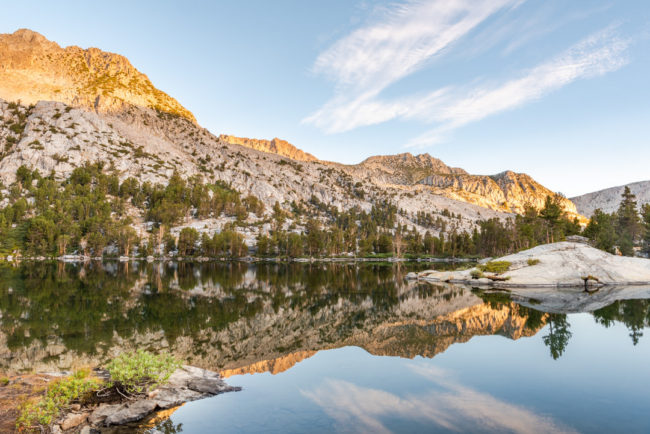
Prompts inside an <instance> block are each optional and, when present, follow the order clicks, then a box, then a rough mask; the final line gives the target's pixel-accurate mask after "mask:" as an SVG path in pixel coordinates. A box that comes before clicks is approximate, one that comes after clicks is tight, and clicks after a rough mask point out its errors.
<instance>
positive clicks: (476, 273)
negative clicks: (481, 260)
mask: <svg viewBox="0 0 650 434" xmlns="http://www.w3.org/2000/svg"><path fill="white" fill-rule="evenodd" d="M469 275H470V276H472V279H480V278H481V277H483V272H482V271H481V270H472V271H471V272H470V273H469Z"/></svg>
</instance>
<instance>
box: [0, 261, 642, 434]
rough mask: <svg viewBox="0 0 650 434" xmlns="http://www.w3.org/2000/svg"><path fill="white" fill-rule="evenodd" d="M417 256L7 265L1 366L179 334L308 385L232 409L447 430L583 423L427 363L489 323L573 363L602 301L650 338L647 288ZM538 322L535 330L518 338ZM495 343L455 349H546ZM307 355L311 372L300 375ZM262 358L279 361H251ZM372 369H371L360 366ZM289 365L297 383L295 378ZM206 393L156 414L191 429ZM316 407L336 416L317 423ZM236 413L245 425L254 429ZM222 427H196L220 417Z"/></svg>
mask: <svg viewBox="0 0 650 434" xmlns="http://www.w3.org/2000/svg"><path fill="white" fill-rule="evenodd" d="M426 266H430V264H426V265H424V264H423V265H422V267H426ZM414 267H418V265H417V264H411V265H407V266H404V265H400V266H396V265H391V264H357V265H353V264H245V263H238V262H234V263H204V264H195V263H178V264H177V263H164V264H160V263H156V264H146V263H131V264H120V263H103V264H101V263H95V262H93V263H88V264H84V265H79V264H43V263H38V264H23V265H21V266H18V267H11V266H7V265H4V266H0V314H1V318H0V371H3V372H6V373H14V372H20V371H57V370H63V369H70V368H74V367H75V366H88V365H98V364H101V363H103V362H105V361H106V360H107V359H108V358H110V357H113V356H114V355H115V354H117V353H119V352H121V351H123V350H128V349H134V348H148V349H151V350H153V351H159V350H161V349H165V350H169V351H171V352H173V353H175V354H176V355H177V356H178V357H180V358H182V359H183V360H186V361H187V362H189V363H191V364H194V365H197V366H201V367H204V368H208V369H213V370H219V371H221V372H222V373H223V375H224V376H227V377H229V376H238V377H237V379H236V380H235V379H233V381H235V383H233V384H237V385H244V387H245V390H248V389H246V388H247V387H250V389H255V388H259V387H260V386H259V385H260V381H261V382H262V383H264V382H265V381H266V380H264V379H265V378H267V376H269V375H271V374H272V375H277V376H278V377H282V378H284V380H282V381H284V383H282V388H281V389H282V390H285V389H286V390H290V391H293V392H291V393H293V395H291V397H287V396H280V397H277V396H275V395H273V394H274V393H284V392H278V386H277V384H275V383H273V384H271V383H269V386H268V389H269V390H270V391H272V392H268V393H269V395H268V396H267V397H266V398H265V397H264V396H262V397H261V398H259V399H260V400H261V401H260V403H259V404H258V405H257V406H256V404H255V399H256V398H255V396H256V395H255V394H254V393H253V392H251V394H249V395H247V396H246V402H245V403H243V405H242V402H240V401H237V400H239V399H243V398H240V397H239V395H240V394H232V395H233V396H227V395H225V396H220V397H218V399H219V400H220V401H219V402H220V403H223V404H220V405H224V408H226V410H228V411H231V412H232V411H233V408H240V407H242V408H245V409H247V411H248V412H250V411H253V412H255V413H259V414H260V415H264V414H267V413H264V411H267V412H269V413H268V414H267V415H268V417H269V418H274V417H276V418H278V420H277V422H278V425H277V426H278V429H279V430H282V428H284V427H285V422H286V420H292V421H294V422H295V424H296V425H295V426H296V427H297V428H296V429H295V430H296V431H298V432H300V431H304V430H305V429H306V428H309V429H310V430H315V431H332V430H336V431H345V430H346V429H350V430H354V431H360V430H361V431H373V432H381V431H408V430H409V429H411V431H428V430H429V428H431V427H432V426H435V427H436V428H435V430H442V431H458V430H460V431H468V430H469V431H476V430H482V431H515V432H548V431H555V432H563V431H565V432H570V431H571V430H572V428H571V427H570V425H566V424H563V423H561V422H559V421H557V420H555V419H554V418H549V417H546V416H544V415H542V414H540V413H539V412H536V411H532V410H531V409H530V408H528V407H527V406H524V405H519V403H518V402H517V401H514V402H513V401H512V400H511V399H509V397H504V396H499V394H498V393H494V392H490V391H486V390H483V389H482V387H481V384H480V382H479V384H474V385H472V384H467V383H465V382H460V381H458V380H455V379H454V378H453V376H454V375H453V370H451V369H449V368H446V369H443V368H440V367H436V366H434V365H432V364H431V363H424V362H425V361H426V362H430V361H431V360H432V358H434V357H435V360H436V361H438V360H441V359H442V360H444V357H445V355H447V354H448V353H449V352H450V351H451V350H450V348H452V347H453V348H454V349H459V348H476V346H477V345H478V344H477V340H475V339H473V338H475V337H477V336H502V337H505V338H507V339H503V340H502V341H507V342H512V341H518V342H522V343H521V344H519V343H518V345H519V346H518V347H517V348H524V347H525V344H524V342H526V341H533V340H535V342H537V343H536V344H535V345H536V347H535V348H537V349H539V348H541V349H543V351H544V352H545V354H546V356H543V358H544V359H546V360H547V361H548V362H550V363H552V364H553V365H552V366H558V367H559V366H564V365H563V364H562V362H563V360H566V359H567V358H569V359H571V354H572V352H571V350H570V348H571V346H572V345H580V341H579V339H578V338H577V337H576V336H580V333H579V329H576V326H575V322H574V321H572V320H571V318H570V315H573V314H574V313H576V312H587V315H589V318H590V320H591V327H593V328H596V329H597V330H600V331H605V330H607V329H617V328H619V327H621V326H624V327H625V328H627V330H628V334H629V340H628V338H627V337H626V336H624V337H625V340H626V342H627V345H628V346H629V347H630V348H632V347H633V346H637V345H638V344H640V343H642V342H643V333H644V330H645V329H646V328H647V327H648V326H649V325H650V288H648V287H638V288H603V289H601V290H600V291H598V292H597V293H593V294H587V293H583V292H580V291H575V290H563V291H559V290H550V289H536V290H532V289H526V290H515V291H513V292H510V293H506V292H498V291H480V290H476V289H472V288H467V287H462V286H456V285H448V284H440V285H434V284H429V283H422V282H407V281H406V280H405V279H404V276H405V274H406V273H407V272H409V271H413V270H414ZM591 332H592V333H595V334H598V332H597V331H596V332H594V331H593V330H592V331H591ZM524 337H534V338H533V339H525V340H523V341H519V339H520V338H524ZM470 340H471V341H472V343H470V342H469V341H470ZM572 340H575V341H576V343H573V344H572ZM480 342H483V341H480ZM454 344H463V345H454ZM632 344H633V345H632ZM493 345H494V344H493ZM358 348H362V349H363V351H361V350H358ZM493 348H500V347H497V346H496V345H495V346H494V347H490V348H489V349H488V350H485V349H483V350H481V351H477V350H473V352H471V353H470V354H468V355H465V356H463V357H459V358H458V359H457V360H455V363H456V364H462V363H465V361H466V360H470V361H471V360H473V359H475V358H477V357H478V356H477V355H480V357H479V358H478V359H476V360H477V361H478V360H480V363H478V364H476V365H472V366H471V368H467V369H466V370H465V371H464V372H465V374H464V375H465V376H467V372H472V370H476V369H477V368H478V369H480V368H481V367H482V366H483V363H485V360H484V359H482V358H483V357H488V356H493V357H495V360H498V365H497V366H499V367H500V366H505V365H506V364H507V363H509V362H510V360H514V359H517V358H518V357H522V355H523V354H526V351H531V349H530V347H529V348H528V350H526V351H523V350H522V352H521V353H514V354H511V355H509V356H503V357H504V360H500V359H498V358H499V356H500V355H499V354H498V352H499V351H502V350H503V349H501V350H494V349H493ZM324 350H332V351H324ZM493 351H494V352H496V354H493V353H492V352H493ZM599 351H600V349H599ZM456 352H457V351H456ZM374 356H388V357H374ZM390 356H393V357H390ZM599 357H601V356H600V355H599ZM414 358H416V360H409V359H414ZM422 358H424V359H422ZM591 360H594V359H593V358H592V359H591ZM344 363H347V364H344ZM536 363H539V361H537V362H536ZM589 363H591V361H589ZM384 364H385V365H384ZM343 366H345V367H343ZM302 367H305V368H304V369H305V371H304V372H306V373H302V374H301V372H303V370H302ZM468 369H469V371H468ZM497 369H499V368H498V367H497V368H494V367H493V371H492V372H491V373H490V375H494V374H495V373H496V372H497V371H496V370H497ZM501 369H503V368H501ZM582 369H583V368H580V371H577V372H581V370H582ZM511 370H512V367H510V368H508V370H506V371H507V372H505V373H503V375H508V376H510V375H512V372H511ZM388 372H395V373H397V375H399V376H400V381H402V382H404V383H405V384H408V387H406V388H404V387H402V386H399V387H398V386H395V385H393V387H389V385H390V381H387V378H388V375H387V373H388ZM258 373H264V374H263V375H255V376H249V375H245V376H242V375H244V374H258ZM287 375H288V377H287ZM301 375H302V377H301ZM363 376H366V377H367V378H366V381H365V382H363V381H359V378H360V377H363ZM287 378H294V379H295V380H291V381H295V382H296V383H295V384H294V385H293V386H291V387H289V386H287V381H288V380H287ZM525 378H526V381H530V379H528V377H525ZM243 379H249V380H245V381H243ZM306 379H307V380H306ZM520 381H521V380H520ZM590 381H591V380H590ZM242 382H243V383H244V384H242ZM305 385H307V386H305ZM537 387H538V388H539V387H541V386H540V385H538V386H537ZM513 388H514V386H513ZM515 389H516V388H515ZM565 392H566V391H565ZM286 393H289V392H286ZM241 395H242V396H243V394H241ZM520 398H521V397H520ZM269 400H270V401H272V402H274V400H277V401H278V402H285V403H287V404H286V405H287V408H286V409H285V410H286V411H287V412H288V413H287V415H285V416H286V417H285V416H283V417H282V418H280V417H279V416H277V415H276V414H274V413H273V414H271V413H272V411H271V410H268V409H267V410H264V409H266V407H265V405H267V403H268V402H269ZM283 400H284V401H283ZM208 401H209V400H208ZM230 402H232V403H233V404H232V406H231V407H229V406H228V405H229V404H228V403H230ZM207 405H209V404H208V403H193V404H192V405H190V406H184V407H182V408H180V409H179V410H178V411H177V413H174V416H172V419H168V417H169V416H170V415H171V414H172V412H173V411H174V410H176V409H173V410H172V411H171V412H169V413H168V414H165V415H159V418H160V419H159V420H158V419H156V420H153V421H151V422H150V426H151V424H158V425H157V429H159V430H160V431H162V432H170V433H172V432H181V431H182V430H183V429H184V428H183V424H184V423H185V424H187V423H190V422H193V421H194V420H195V419H196V418H197V417H198V418H199V419H200V418H201V417H205V416H200V415H197V414H194V415H193V416H192V417H187V416H179V417H178V418H177V417H176V414H178V413H183V414H185V412H187V411H189V412H191V411H199V410H200V411H202V412H203V413H201V414H202V415H205V414H208V413H209V414H212V413H211V412H212V411H213V409H212V408H209V409H206V408H207V407H202V406H207ZM292 406H293V407H292ZM628 406H629V405H628ZM303 407H304V408H303ZM297 408H299V409H300V411H298V410H297ZM630 408H633V407H630ZM192 409H197V410H192ZM251 409H253V410H251ZM226 410H224V411H226ZM241 411H244V410H241ZM224 414H225V413H224ZM224 414H221V417H226V416H224ZM246 414H249V413H246ZM246 414H242V415H240V416H241V418H242V419H246V417H248V416H246ZM298 414H299V415H298ZM503 415H508V416H507V417H503ZM259 417H260V419H262V416H259ZM301 418H302V419H301ZM280 419H282V420H280ZM172 420H175V421H174V422H172ZM178 420H180V421H181V422H180V423H179V422H178ZM315 421H318V423H322V426H320V428H318V427H315V426H314V423H315ZM229 423H231V424H233V425H232V427H233V428H232V429H231V431H232V432H237V431H238V430H242V431H247V430H248V431H255V429H254V427H253V429H251V427H250V426H247V427H246V426H238V425H236V421H234V420H230V421H229ZM301 424H302V425H301ZM210 426H212V425H209V426H208V428H206V429H200V428H196V427H194V428H191V429H190V431H191V432H193V431H195V430H196V431H199V432H201V431H203V432H210ZM527 427H528V428H530V427H534V429H526V428H527ZM316 428H318V429H316Z"/></svg>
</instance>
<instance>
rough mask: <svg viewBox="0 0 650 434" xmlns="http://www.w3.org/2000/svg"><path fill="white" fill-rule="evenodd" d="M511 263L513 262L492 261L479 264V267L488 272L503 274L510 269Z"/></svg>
mask: <svg viewBox="0 0 650 434" xmlns="http://www.w3.org/2000/svg"><path fill="white" fill-rule="evenodd" d="M511 265H512V263H510V262H508V261H490V262H488V263H486V264H482V265H479V266H478V269H479V270H481V271H483V272H487V273H496V274H501V273H505V272H506V271H508V270H509V269H510V266H511Z"/></svg>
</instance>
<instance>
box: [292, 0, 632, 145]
mask: <svg viewBox="0 0 650 434" xmlns="http://www.w3.org/2000/svg"><path fill="white" fill-rule="evenodd" d="M521 3H522V0H500V1H478V0H474V1H470V0H452V1H438V0H434V1H429V2H408V3H404V4H401V5H398V6H394V7H393V8H392V9H390V10H388V11H386V12H384V14H383V15H382V16H381V18H380V19H379V20H378V21H377V22H375V23H373V24H371V25H368V26H366V27H362V28H360V29H358V30H356V31H355V32H353V33H351V34H350V35H348V36H346V37H344V38H343V39H341V40H339V41H338V42H336V43H335V44H334V45H333V46H332V47H331V48H329V49H328V50H326V51H325V52H323V53H322V54H321V55H320V56H318V58H317V60H316V63H315V66H314V70H315V71H316V72H318V73H321V74H324V75H326V76H328V77H330V78H331V79H332V80H333V81H334V83H335V85H336V89H335V94H334V96H333V97H332V99H330V100H329V101H328V102H326V103H325V104H324V105H323V106H322V107H321V108H320V109H319V110H317V111H316V112H315V113H313V114H311V115H310V116H309V117H307V118H305V119H304V120H303V122H305V123H309V124H312V125H315V126H317V127H319V128H321V129H322V130H324V131H326V132H328V133H340V132H345V131H349V130H352V129H355V128H358V127H362V126H368V125H374V124H379V123H383V122H386V121H389V120H393V119H407V120H417V121H419V122H421V123H423V124H425V125H431V126H432V128H431V130H429V131H427V132H426V133H424V134H422V135H420V136H418V137H416V138H414V139H412V140H410V141H409V142H408V144H407V145H410V146H424V145H430V144H434V143H437V142H439V141H441V140H443V139H444V138H445V137H446V135H447V133H449V132H450V131H452V130H454V129H456V128H459V127H461V126H463V125H466V124H468V123H470V122H475V121H478V120H480V119H483V118H485V117H487V116H490V115H492V114H496V113H499V112H502V111H505V110H509V109H513V108H516V107H519V106H522V105H524V104H526V103H529V102H531V101H534V100H537V99H539V98H541V97H543V96H544V95H546V94H548V93H550V92H552V91H554V90H557V89H559V88H561V87H563V86H565V85H567V84H569V83H571V82H574V81H576V80H578V79H584V78H589V77H594V76H599V75H603V74H605V73H607V72H610V71H614V70H616V69H618V68H620V67H621V66H623V65H624V64H625V63H626V62H627V58H626V49H627V47H628V45H629V43H630V41H629V40H627V39H623V38H621V37H620V36H618V34H617V30H616V27H615V26H611V27H608V28H606V29H604V30H602V31H600V32H598V33H595V34H593V35H591V36H589V37H588V38H586V39H584V40H582V41H581V42H579V43H577V44H575V45H574V46H572V47H570V48H569V49H567V50H566V51H565V52H563V53H561V54H559V55H558V56H556V57H554V58H552V59H550V60H547V61H546V62H543V63H541V64H538V65H537V66H534V67H532V68H530V69H527V70H522V71H521V72H520V73H519V74H517V75H516V76H514V77H512V78H511V79H509V80H506V81H501V82H500V83H494V82H493V81H492V82H486V81H485V80H483V83H482V84H480V85H476V84H474V85H469V86H468V85H459V84H450V85H449V86H445V87H442V88H438V89H435V90H432V91H428V92H425V93H423V94H419V95H410V96H404V97H399V98H396V99H392V100H387V99H382V98H381V95H380V94H381V92H382V91H383V90H384V89H386V88H387V87H389V86H390V85H392V84H393V83H396V82H398V81H400V80H402V79H404V78H405V77H407V76H409V75H411V74H413V73H414V72H416V71H418V70H420V69H422V68H423V67H424V66H426V65H427V64H428V63H429V62H430V61H431V60H432V59H434V58H436V57H437V56H441V55H443V54H444V53H445V52H446V50H448V49H451V47H452V45H453V44H454V42H456V41H458V40H459V39H461V38H463V37H464V36H465V35H467V34H468V33H469V32H471V31H472V30H473V29H475V28H476V27H477V26H478V25H479V24H481V23H482V22H484V21H485V20H486V19H488V18H489V17H491V16H493V15H494V14H495V13H497V12H498V11H500V10H504V9H506V8H514V7H516V6H518V5H519V4H521Z"/></svg>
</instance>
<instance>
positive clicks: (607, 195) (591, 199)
mask: <svg viewBox="0 0 650 434" xmlns="http://www.w3.org/2000/svg"><path fill="white" fill-rule="evenodd" d="M625 187H629V188H630V191H631V192H632V194H634V195H635V196H636V200H637V205H638V206H639V208H640V207H641V206H642V205H645V204H647V203H650V180H648V181H638V182H632V183H630V184H624V185H617V186H616V187H610V188H605V189H603V190H597V191H593V192H591V193H586V194H583V195H580V196H575V197H572V198H571V201H572V202H573V203H575V205H576V207H577V209H578V211H579V212H580V213H581V214H583V215H585V216H587V217H589V216H591V215H592V214H593V212H594V211H595V210H596V209H598V208H600V209H601V210H602V211H604V212H606V213H613V212H614V211H616V210H617V209H618V206H619V204H620V202H621V195H622V194H623V190H625Z"/></svg>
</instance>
